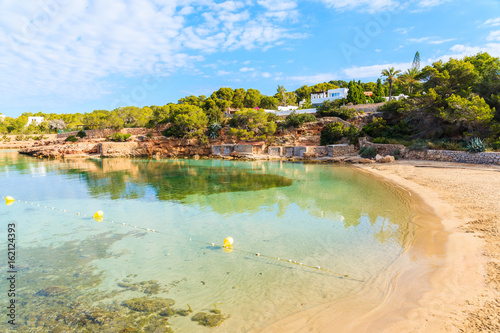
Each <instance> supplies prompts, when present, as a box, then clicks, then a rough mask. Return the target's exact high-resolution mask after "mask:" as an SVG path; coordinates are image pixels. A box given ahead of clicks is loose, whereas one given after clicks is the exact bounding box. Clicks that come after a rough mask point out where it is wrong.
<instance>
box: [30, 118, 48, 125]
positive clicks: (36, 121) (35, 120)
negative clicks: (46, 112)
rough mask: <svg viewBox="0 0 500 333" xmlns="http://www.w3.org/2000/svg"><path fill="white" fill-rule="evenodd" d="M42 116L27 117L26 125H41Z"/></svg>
mask: <svg viewBox="0 0 500 333" xmlns="http://www.w3.org/2000/svg"><path fill="white" fill-rule="evenodd" d="M43 120H44V119H43V117H28V123H27V124H26V126H29V125H41V124H42V123H43Z"/></svg>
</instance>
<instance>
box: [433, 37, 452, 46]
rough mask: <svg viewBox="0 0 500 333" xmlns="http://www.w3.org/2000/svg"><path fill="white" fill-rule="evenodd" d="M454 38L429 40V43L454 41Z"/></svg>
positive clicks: (436, 43)
mask: <svg viewBox="0 0 500 333" xmlns="http://www.w3.org/2000/svg"><path fill="white" fill-rule="evenodd" d="M455 39H456V38H448V39H437V40H431V41H429V44H435V45H438V44H443V43H448V42H452V41H454V40H455Z"/></svg>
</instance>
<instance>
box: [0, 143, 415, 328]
mask: <svg viewBox="0 0 500 333" xmlns="http://www.w3.org/2000/svg"><path fill="white" fill-rule="evenodd" d="M0 196H3V197H5V196H12V197H14V198H15V199H16V202H15V203H14V204H12V205H9V206H7V205H5V204H4V203H3V202H2V203H1V205H0V222H1V226H0V228H1V232H0V235H2V237H1V238H0V246H1V248H2V252H6V251H7V225H8V224H11V225H12V224H14V225H15V238H16V242H15V243H16V258H15V268H16V271H17V276H16V278H17V280H16V289H17V290H16V297H15V301H16V302H17V303H16V304H17V308H16V320H17V323H18V327H19V328H21V329H24V330H25V331H27V332H28V331H38V332H52V331H57V329H60V330H61V332H64V331H68V330H70V331H71V329H74V331H75V332H77V331H85V330H88V331H95V330H96V329H102V331H110V330H111V331H114V330H115V329H116V331H117V332H118V331H120V330H121V329H123V328H124V327H130V328H131V329H132V328H139V329H144V330H146V331H148V330H149V331H151V332H153V331H155V330H154V329H153V328H152V327H151V325H153V324H154V323H155V324H154V325H160V324H159V323H160V322H157V321H153V320H152V319H150V322H151V323H153V324H151V325H150V326H148V324H147V321H148V320H145V319H144V318H145V316H146V313H141V312H137V311H135V312H134V311H132V310H129V309H128V308H126V307H124V302H125V301H127V300H130V299H133V298H139V297H140V298H142V297H146V298H149V299H161V298H169V299H173V300H174V301H175V302H176V304H175V306H174V307H175V308H183V309H187V308H188V304H189V308H191V309H192V310H193V313H191V314H190V315H189V316H185V317H184V316H170V317H168V318H163V317H161V316H159V315H158V313H153V314H151V313H149V314H148V315H149V316H156V317H155V318H160V319H161V320H164V321H163V322H161V323H165V325H169V326H166V327H171V328H172V329H173V330H175V331H177V332H198V331H200V332H205V331H207V332H247V331H251V330H258V329H260V328H263V327H265V326H267V325H270V324H272V323H273V322H275V321H277V320H279V319H282V318H286V317H287V316H289V315H292V314H294V313H297V312H299V311H302V310H305V309H309V308H312V307H314V306H318V305H321V304H325V303H331V302H335V301H336V300H340V299H345V298H348V297H353V296H355V295H358V296H359V294H362V293H363V292H365V291H366V290H367V289H370V290H372V291H373V289H380V294H381V295H382V294H384V293H386V288H387V285H386V284H384V283H380V281H388V280H389V279H390V276H387V277H385V278H381V277H384V276H385V275H390V274H394V272H393V271H392V270H390V267H391V265H392V264H393V263H394V262H395V261H396V260H397V259H398V258H399V257H400V256H401V255H402V253H403V252H404V251H405V249H407V248H408V246H409V245H410V243H411V239H412V235H413V230H414V225H413V224H412V222H411V221H412V211H411V209H410V203H409V201H408V198H407V197H406V194H405V192H404V191H403V190H401V189H398V188H395V187H394V186H390V185H388V184H387V183H385V182H382V181H380V180H379V179H376V178H374V177H372V176H370V175H367V174H365V173H363V172H361V171H359V170H357V169H356V168H352V167H345V166H335V165H316V164H302V163H285V162H260V161H258V162H241V161H224V160H190V159H175V160H173V159H172V160H152V159H125V158H115V159H60V160H42V159H36V158H32V157H26V156H23V155H19V154H17V152H15V151H6V150H4V151H0ZM98 210H101V211H103V213H104V220H103V221H101V222H98V221H96V220H95V219H92V215H93V214H94V213H95V212H96V211H98ZM148 229H149V230H148ZM153 231H154V232H153ZM226 237H232V238H233V239H234V244H233V246H234V251H232V252H229V253H228V252H226V251H224V249H223V248H221V247H220V245H221V244H222V243H223V240H224V239H225V238H226ZM212 243H213V244H214V245H213V246H212ZM4 250H5V251H4ZM259 254H260V255H259ZM268 257H272V258H268ZM273 258H274V259H273ZM277 258H280V259H284V260H286V261H283V260H279V261H278V260H277ZM6 259H7V258H6V256H3V257H2V258H1V259H0V263H1V264H2V266H1V270H2V274H3V275H6V274H7V273H6V272H7V270H8V266H7V260H6ZM288 260H289V261H291V262H292V263H290V262H287V261H288ZM297 263H302V264H303V265H302V266H301V265H299V264H297ZM304 264H305V265H308V266H314V267H316V266H319V267H321V268H322V269H325V270H328V272H327V271H325V270H322V269H314V268H310V267H305V266H304ZM346 276H347V277H346ZM152 281H153V282H152ZM141 282H142V283H143V285H141V284H140V283H141ZM149 285H151V286H153V285H154V286H156V288H157V289H156V290H154V291H153V292H152V291H151V290H149V289H148V290H145V288H144V286H149ZM131 286H132V287H131ZM0 288H2V290H1V291H0V292H1V293H2V294H3V295H6V291H7V289H8V288H9V286H8V283H7V282H6V281H5V278H2V282H1V283H0ZM51 288H52V289H51ZM58 288H59V289H58ZM9 300H10V298H9ZM6 304H7V303H6ZM94 307H95V308H96V309H105V310H102V311H107V312H104V314H101V315H100V317H99V316H98V315H93V314H92V313H91V314H90V315H89V312H88V311H89V310H88V309H92V308H94ZM210 311H213V312H218V311H222V314H223V316H224V318H225V320H224V321H223V322H222V323H221V324H220V325H219V326H218V327H214V328H209V327H205V326H202V325H199V324H198V323H197V322H196V321H192V320H191V317H192V316H193V315H194V314H196V313H197V312H205V313H208V314H210V313H211V312H210ZM127 313H132V314H133V316H134V317H133V318H132V319H133V320H132V319H130V318H128V319H123V320H121V319H120V318H121V317H120V316H121V315H123V316H125V315H126V314H127ZM6 314H7V312H6V311H2V313H1V315H2V317H1V318H3V320H2V323H0V325H3V326H1V327H4V328H5V327H8V325H6V323H7V321H8V317H7V316H6ZM141 316H142V317H141ZM42 317H44V318H42ZM75 318H76V319H75ZM82 318H83V319H82ZM141 318H142V319H141ZM151 318H152V317H151ZM141 320H142V321H141ZM167 320H168V323H167ZM162 325H163V324H162ZM21 331H22V330H21ZM157 331H158V332H160V331H162V330H157Z"/></svg>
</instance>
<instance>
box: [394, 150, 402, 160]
mask: <svg viewBox="0 0 500 333" xmlns="http://www.w3.org/2000/svg"><path fill="white" fill-rule="evenodd" d="M392 156H394V159H396V160H399V158H400V157H401V150H399V148H396V149H394V151H393V152H392Z"/></svg>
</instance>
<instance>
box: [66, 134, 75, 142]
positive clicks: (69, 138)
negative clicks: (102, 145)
mask: <svg viewBox="0 0 500 333" xmlns="http://www.w3.org/2000/svg"><path fill="white" fill-rule="evenodd" d="M64 141H66V142H77V141H78V138H77V137H76V136H74V135H70V136H68V137H67V138H66V140H64Z"/></svg>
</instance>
